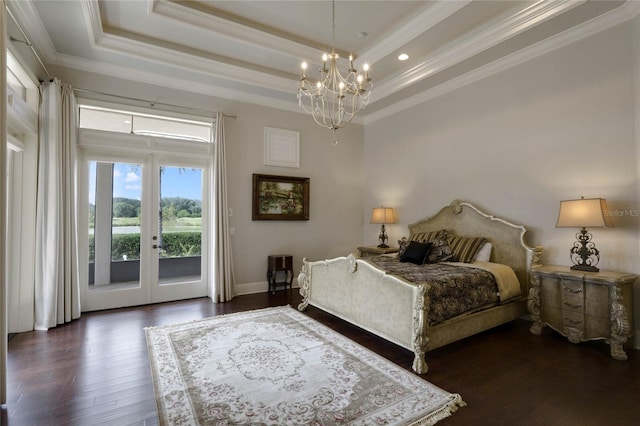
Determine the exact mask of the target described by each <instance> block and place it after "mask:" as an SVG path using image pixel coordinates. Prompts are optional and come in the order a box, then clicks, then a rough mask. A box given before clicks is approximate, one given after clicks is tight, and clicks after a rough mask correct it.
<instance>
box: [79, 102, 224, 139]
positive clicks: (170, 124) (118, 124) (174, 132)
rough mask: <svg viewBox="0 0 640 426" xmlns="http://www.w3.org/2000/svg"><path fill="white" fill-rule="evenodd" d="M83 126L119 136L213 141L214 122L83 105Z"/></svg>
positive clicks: (81, 122)
mask: <svg viewBox="0 0 640 426" xmlns="http://www.w3.org/2000/svg"><path fill="white" fill-rule="evenodd" d="M80 127H81V128H84V129H94V130H104V131H109V132H116V133H130V134H135V135H145V136H155V137H161V138H173V139H184V140H190V141H195V142H207V143H208V142H211V123H205V122H199V121H194V120H184V119H178V118H170V117H162V116H155V115H150V114H142V113H136V112H130V111H121V110H115V109H108V108H101V107H95V106H89V105H81V106H80Z"/></svg>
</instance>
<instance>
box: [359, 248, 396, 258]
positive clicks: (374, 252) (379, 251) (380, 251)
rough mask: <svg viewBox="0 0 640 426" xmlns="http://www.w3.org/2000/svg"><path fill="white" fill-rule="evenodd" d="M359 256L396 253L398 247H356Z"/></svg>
mask: <svg viewBox="0 0 640 426" xmlns="http://www.w3.org/2000/svg"><path fill="white" fill-rule="evenodd" d="M358 251H359V252H360V257H371V256H380V255H381V254H388V253H397V252H398V247H387V248H381V247H376V246H363V247H358Z"/></svg>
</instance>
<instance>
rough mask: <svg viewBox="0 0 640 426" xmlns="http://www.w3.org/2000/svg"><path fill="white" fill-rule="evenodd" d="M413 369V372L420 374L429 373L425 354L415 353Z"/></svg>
mask: <svg viewBox="0 0 640 426" xmlns="http://www.w3.org/2000/svg"><path fill="white" fill-rule="evenodd" d="M411 368H413V371H415V372H416V373H418V374H425V373H426V372H427V371H429V366H428V365H427V362H426V361H425V360H424V352H422V353H420V352H416V353H415V357H414V358H413V365H412V366H411Z"/></svg>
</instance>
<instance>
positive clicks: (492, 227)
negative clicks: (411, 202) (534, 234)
mask: <svg viewBox="0 0 640 426" xmlns="http://www.w3.org/2000/svg"><path fill="white" fill-rule="evenodd" d="M441 229H446V230H447V231H449V232H450V233H451V234H453V235H457V236H460V237H484V238H486V239H487V240H488V241H489V242H490V243H491V244H492V245H493V250H492V252H491V261H492V262H496V263H503V264H505V265H509V266H511V267H512V268H513V270H514V271H515V273H516V275H517V276H518V279H519V280H520V286H521V289H522V295H523V296H525V297H526V295H527V294H528V291H529V279H530V277H529V272H530V270H531V268H532V267H533V266H534V265H537V264H539V262H540V256H541V254H542V247H540V246H537V247H530V246H528V245H527V244H526V243H525V242H524V234H525V233H526V232H527V230H526V229H525V228H524V227H523V226H520V225H514V224H512V223H509V222H507V221H506V220H504V219H500V218H497V217H495V216H491V215H488V214H486V213H483V212H481V211H480V210H478V209H477V208H476V207H474V206H473V205H471V204H469V203H466V202H463V201H459V200H454V201H452V202H451V204H450V205H448V206H446V207H443V208H442V209H441V210H440V211H439V212H438V213H437V214H436V215H435V216H432V217H429V218H425V219H422V220H420V221H419V222H416V223H413V224H411V225H409V232H410V234H412V235H413V234H418V233H421V232H432V231H439V230H441Z"/></svg>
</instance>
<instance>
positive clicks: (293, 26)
mask: <svg viewBox="0 0 640 426" xmlns="http://www.w3.org/2000/svg"><path fill="white" fill-rule="evenodd" d="M7 3H8V7H9V11H10V12H11V13H10V15H11V16H12V17H14V18H15V20H17V21H18V22H19V26H17V25H10V27H9V33H10V35H11V36H13V37H15V38H17V39H24V35H23V34H21V32H22V31H24V33H25V34H26V36H27V38H28V40H29V41H30V42H32V43H33V46H34V48H35V49H36V51H37V52H38V53H39V55H40V56H41V57H42V58H43V62H44V63H45V66H46V67H47V68H49V67H52V68H56V69H57V67H63V68H66V69H75V70H82V71H89V72H92V73H97V74H105V75H110V76H114V77H119V78H123V79H127V80H132V81H140V82H150V83H152V84H157V85H160V86H163V87H171V88H175V89H180V90H186V91H192V92H195V93H205V92H206V93H215V94H216V96H219V97H222V98H225V99H230V100H242V101H246V102H254V103H258V104H267V105H273V106H276V107H279V108H286V109H292V110H296V109H297V101H296V87H297V79H298V73H299V69H300V63H301V62H302V61H303V60H306V61H307V62H309V64H310V70H315V69H319V68H320V66H321V63H320V58H321V55H322V53H323V52H324V51H327V50H331V48H332V47H333V48H335V49H336V51H338V52H340V54H341V57H344V56H347V55H348V54H349V53H353V54H354V56H355V57H356V60H355V65H356V68H358V67H361V66H362V64H363V63H364V62H367V63H369V64H370V65H371V72H370V74H371V76H372V77H373V79H374V89H373V92H372V103H371V104H370V105H369V106H368V107H367V109H366V110H365V111H364V116H365V120H366V116H372V117H375V115H376V114H383V113H384V111H387V112H388V111H392V110H394V109H397V108H402V105H403V104H406V103H407V102H409V101H410V100H411V99H415V98H416V97H420V96H421V97H423V98H424V97H425V96H434V95H437V94H438V93H442V91H443V90H446V88H447V87H454V86H456V85H460V84H463V83H464V82H465V81H470V80H472V79H474V78H481V76H482V75H485V74H486V73H489V72H497V71H499V70H500V69H503V68H504V67H507V66H509V65H511V64H514V63H516V62H518V61H520V62H522V61H524V60H526V59H527V58H530V57H533V56H535V55H538V54H540V53H541V52H544V51H549V50H551V49H553V48H557V47H561V46H562V45H565V44H567V43H569V42H572V41H575V40H578V39H580V38H583V37H586V36H588V35H591V34H593V33H595V32H597V31H601V30H603V29H606V28H608V27H611V26H613V25H617V24H618V23H621V22H624V21H625V20H629V19H632V18H633V17H635V16H636V15H637V13H638V6H637V2H633V1H629V2H625V1H576V0H570V1H546V0H545V1H507V0H500V1H485V0H482V1H479V0H473V1H465V0H458V1H442V0H440V1H344V0H338V1H337V2H336V5H335V13H336V21H335V43H334V42H333V37H332V21H331V2H329V1H326V0H323V1H210V0H192V1H170V0H137V1H133V0H128V1H127V0H125V1H117V0H74V1H69V0H61V1H58V0H19V1H17V0H8V2H7ZM634 3H635V4H634ZM20 27H21V28H22V31H21V30H20ZM12 49H14V50H16V51H18V52H19V54H20V55H21V56H24V55H28V52H26V49H27V46H26V45H24V44H22V43H19V42H18V43H16V42H14V43H12ZM400 53H407V54H408V55H409V59H408V60H406V61H399V60H398V55H399V54H400ZM345 68H346V67H345ZM41 72H42V73H43V71H41ZM311 74H313V71H312V73H311ZM39 77H40V78H44V77H46V74H44V73H43V75H39ZM203 88H205V89H206V90H203ZM425 93H426V95H425Z"/></svg>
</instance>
